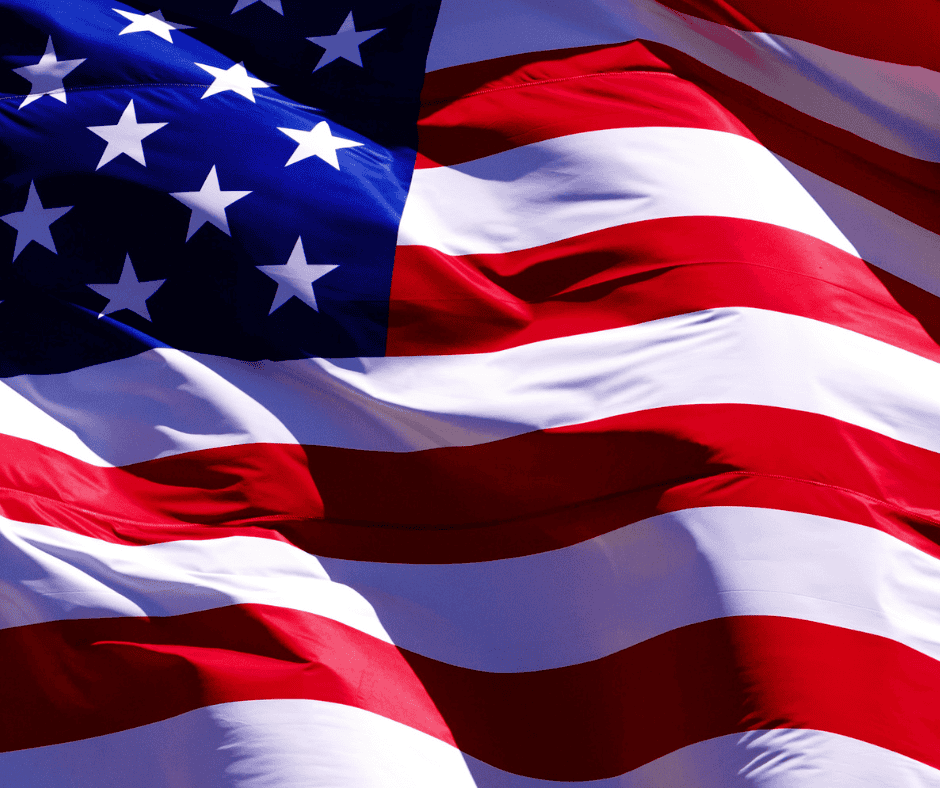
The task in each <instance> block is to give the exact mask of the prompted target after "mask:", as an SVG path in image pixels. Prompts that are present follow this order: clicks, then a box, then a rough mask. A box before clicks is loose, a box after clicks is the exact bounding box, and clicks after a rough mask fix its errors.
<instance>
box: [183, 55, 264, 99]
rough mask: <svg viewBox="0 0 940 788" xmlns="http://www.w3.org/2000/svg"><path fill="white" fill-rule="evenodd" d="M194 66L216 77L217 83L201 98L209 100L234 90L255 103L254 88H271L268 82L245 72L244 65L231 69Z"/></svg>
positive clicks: (210, 86)
mask: <svg viewBox="0 0 940 788" xmlns="http://www.w3.org/2000/svg"><path fill="white" fill-rule="evenodd" d="M193 65H195V66H199V68H201V69H203V70H204V71H208V72H209V73H210V74H212V76H213V77H215V81H214V82H213V83H212V84H211V85H209V87H208V88H206V92H205V93H203V94H202V96H201V97H200V98H208V97H209V96H214V95H215V94H216V93H221V92H222V91H224V90H233V91H235V92H236V93H237V94H238V95H239V96H244V97H245V98H246V99H250V100H251V101H254V100H255V94H254V93H252V88H269V87H271V85H269V84H268V83H267V82H262V81H261V80H260V79H255V78H254V77H253V76H251V74H249V73H248V72H247V71H245V64H244V63H236V64H235V65H234V66H232V67H231V68H216V67H215V66H207V65H204V64H203V63H194V64H193Z"/></svg>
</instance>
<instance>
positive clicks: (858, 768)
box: [465, 728, 940, 788]
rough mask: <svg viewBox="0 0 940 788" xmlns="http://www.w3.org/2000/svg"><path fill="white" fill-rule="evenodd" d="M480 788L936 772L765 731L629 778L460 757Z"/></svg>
mask: <svg viewBox="0 0 940 788" xmlns="http://www.w3.org/2000/svg"><path fill="white" fill-rule="evenodd" d="M465 757H466V759H467V765H468V766H469V767H470V771H471V773H472V774H473V779H474V780H475V781H476V784H477V786H478V788H566V786H571V788H674V786H695V788H875V786H886V785H890V786H892V788H930V786H934V785H937V784H938V783H940V772H938V771H937V770H936V769H932V768H930V767H929V766H925V765H924V764H922V763H919V762H917V761H915V760H913V759H911V758H907V757H905V756H903V755H898V753H896V752H891V751H890V750H885V749H882V748H881V747H876V746H874V745H872V744H868V743H866V742H861V741H858V740H857V739H850V738H848V737H846V736H839V735H838V734H835V733H828V732H825V731H810V730H787V729H785V728H784V729H778V730H766V731H750V732H748V733H744V734H738V733H736V734H731V735H729V736H719V737H717V738H714V739H708V740H707V741H703V742H698V743H697V744H690V745H689V746H688V747H683V748H682V749H681V750H676V751H675V752H671V753H669V754H668V755H664V756H663V757H662V758H657V759H656V760H655V761H653V762H652V763H648V764H645V765H643V766H641V767H639V768H638V769H634V770H633V771H630V772H627V773H626V774H621V775H617V776H616V777H609V778H607V779H604V780H594V781H591V782H589V783H584V782H559V781H556V780H539V779H535V778H532V777H522V776H520V775H518V774H510V773H509V772H504V771H502V770H500V769H495V768H494V767H492V766H490V765H489V764H486V763H483V762H482V761H478V760H477V759H476V758H472V757H470V756H465Z"/></svg>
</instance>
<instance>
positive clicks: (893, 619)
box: [322, 507, 940, 673]
mask: <svg viewBox="0 0 940 788" xmlns="http://www.w3.org/2000/svg"><path fill="white" fill-rule="evenodd" d="M322 560H323V563H324V566H325V567H326V569H327V571H328V572H329V574H330V577H332V578H333V580H334V581H336V582H340V583H346V584H348V585H350V586H351V587H352V588H354V589H356V591H358V592H359V593H360V594H362V595H363V596H364V597H365V598H366V599H368V600H369V601H370V602H371V603H372V605H373V607H374V608H375V610H376V612H377V614H378V617H379V619H380V620H381V621H382V624H383V626H384V627H385V628H386V630H387V631H388V632H389V634H390V635H391V637H392V639H393V640H394V642H395V643H396V644H397V645H398V646H400V647H402V648H406V649H408V650H410V651H414V652H417V653H419V654H423V655H425V656H430V657H433V658H434V659H437V660H440V661H442V662H448V663H450V664H453V665H461V666H463V667H467V668H473V669H475V670H485V671H491V672H498V673H509V672H522V671H532V670H546V669H550V668H557V667H562V666H565V665H572V664H577V663H582V662H588V661H591V660H595V659H600V658H601V657H604V656H607V655H609V654H614V653H616V652H618V651H621V650H623V649H626V648H630V647H631V646H634V645H636V644H637V643H640V642H642V641H644V640H647V639H649V638H652V637H655V636H657V635H661V634H663V633H665V632H668V631H670V630H673V629H677V628H679V627H683V626H687V625H689V624H695V623H698V622H701V621H709V620H712V619H716V618H721V617H723V616H746V615H760V616H784V617H787V618H798V619H802V620H805V621H815V622H818V623H821V624H829V625H832V626H837V627H843V628H845V629H852V630H856V631H859V632H867V633H869V634H873V635H879V636H881V637H885V638H890V639H892V640H895V641H897V642H899V643H903V644H905V645H907V646H910V647H911V648H913V649H916V650H918V651H920V652H922V653H924V654H927V655H928V656H931V657H933V658H935V659H940V605H938V604H937V602H938V598H940V561H938V560H937V559H935V558H933V557H931V556H929V555H927V554H925V553H923V552H921V551H920V550H917V549H915V548H913V547H911V546H910V545H908V544H906V543H904V542H901V541H899V540H897V539H895V538H893V537H891V536H888V535H887V534H885V533H883V532H881V531H878V530H875V529H873V528H867V527H865V526H862V525H856V524H854V523H847V522H842V521H839V520H832V519H828V518H825V517H817V516H813V515H808V514H803V513H800V512H786V511H776V510H772V509H751V508H732V507H709V508H703V509H688V510H683V511H680V512H673V513H669V514H663V515H659V516H657V517H653V518H651V519H649V520H645V521H643V522H640V523H636V524H633V525H628V526H626V527H624V528H621V529H620V530H617V531H614V532H613V533H609V534H605V535H604V536H599V537H597V538H595V539H591V540H589V541H587V542H582V543H580V544H576V545H572V546H569V547H565V548H563V549H559V550H555V551H552V552H548V553H541V554H538V555H532V556H526V557H523V558H511V559H504V560H499V561H489V562H481V563H472V564H447V565H406V564H385V563H366V562H357V561H345V560H339V559H335V558H324V559H322Z"/></svg>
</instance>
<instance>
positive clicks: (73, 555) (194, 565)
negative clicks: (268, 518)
mask: <svg viewBox="0 0 940 788" xmlns="http://www.w3.org/2000/svg"><path fill="white" fill-rule="evenodd" d="M0 589H2V590H0V596H2V598H3V600H4V603H3V606H2V608H0V629H8V628H10V627H21V626H27V625H30V624H38V623H42V622H48V621H64V620H74V619H91V618H109V617H115V616H125V617H134V616H177V615H183V614H186V613H195V612H199V611H205V610H212V609H215V608H220V607H225V606H227V605H233V604H263V605H273V606H276V607H286V608H292V609H295V610H300V611H303V612H305V613H313V614H316V615H319V616H323V617H325V618H330V619H332V620H334V621H338V622H339V623H341V624H345V625H346V626H348V627H352V628H354V629H358V630H360V631H361V632H364V633H366V634H367V635H370V636H372V637H374V638H377V639H378V640H384V641H386V642H391V640H390V638H389V636H388V634H387V633H386V631H385V629H384V628H383V627H382V625H381V624H380V623H379V621H378V619H377V618H376V616H375V612H374V611H373V609H372V608H371V607H370V605H369V604H368V603H367V602H366V601H365V599H363V597H361V596H360V595H359V594H357V593H355V592H354V591H352V590H351V589H349V588H347V587H345V586H343V585H340V584H339V583H334V582H331V580H330V578H329V577H328V576H327V574H326V572H325V571H324V570H323V567H322V565H321V563H320V562H319V561H318V560H317V559H316V558H315V557H314V556H312V555H309V554H307V553H305V552H302V551H300V550H297V549H296V548H294V547H292V546H290V545H287V544H283V543H279V542H275V541H272V540H269V539H251V538H247V537H239V536H229V537H225V538H220V539H212V540H208V541H196V542H190V541H183V540H181V541H174V542H167V543H163V544H153V545H147V546H140V547H131V546H127V545H119V544H113V543H109V542H106V541H101V540H99V539H93V538H90V537H88V536H82V535H80V534H74V533H69V532H68V531H65V530H62V529H60V528H51V527H48V526H43V525H33V524H29V523H19V522H14V521H11V520H7V519H0Z"/></svg>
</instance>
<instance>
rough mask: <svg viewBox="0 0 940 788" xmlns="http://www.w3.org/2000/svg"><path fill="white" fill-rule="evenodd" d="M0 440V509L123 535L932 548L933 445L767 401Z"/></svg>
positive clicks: (477, 546) (456, 543)
mask: <svg viewBox="0 0 940 788" xmlns="http://www.w3.org/2000/svg"><path fill="white" fill-rule="evenodd" d="M794 436H800V439H799V440H794ZM2 440H3V444H2V446H3V450H2V451H0V484H2V490H0V513H2V514H4V515H5V516H7V517H10V518H12V519H18V520H23V521H27V522H38V523H42V524H45V525H51V526H56V527H61V528H66V529H68V530H73V531H77V532H79V533H85V534H88V535H90V536H95V537H97V538H102V539H106V540H108V541H116V542H124V543H131V544H140V543H147V542H162V541H170V540H176V539H205V538H213V537H220V536H231V535H247V536H262V537H268V538H275V539H279V540H284V541H288V542H290V543H292V544H295V545H296V546H298V547H300V548H301V549H304V550H306V551H308V552H312V553H315V554H320V555H330V556H335V557H342V558H355V559H360V560H379V561H404V562H409V563H444V562H454V561H457V562H459V561H478V560H488V559H494V558H504V557H510V556H515V555H526V554H531V553H537V552H542V551H544V550H551V549H555V548H557V547H562V546H565V545H568V544H574V543H576V542H579V541H582V540H584V539H589V538H592V537H594V536H597V535H599V534H601V533H606V532H608V531H611V530H614V529H616V528H620V527H622V526H624V525H627V524H629V523H631V522H636V521H638V520H641V519H645V518H647V517H651V516H653V515H655V514H658V513H660V512H666V511H675V510H677V509H684V508H689V507H696V506H716V505H726V506H759V507H767V508H780V509H789V510H792V511H804V512H807V513H809V514H820V515H822V516H827V517H834V518H839V519H845V520H848V521H851V522H858V523H861V524H864V525H868V526H870V527H875V528H879V529H881V530H885V531H887V532H888V533H891V534H892V535H894V536H895V537H897V538H900V539H903V540H904V541H906V542H908V543H910V544H912V545H914V546H915V547H918V548H919V549H922V550H925V551H926V552H929V553H931V554H933V555H940V552H938V544H940V531H938V529H937V525H936V524H937V523H938V522H940V508H938V505H937V500H936V479H937V477H938V476H940V456H938V455H937V454H935V453H933V452H930V451H928V450H925V449H921V448H917V447H915V446H910V445H908V444H903V443H900V442H898V441H894V440H892V439H890V438H886V437H884V436H882V435H879V434H877V433H874V432H871V431H869V430H865V429H863V428H860V427H856V426H853V425H850V424H846V423H844V422H840V421H837V420H835V419H831V418H828V417H825V416H820V415H815V414H810V413H805V412H801V411H792V410H785V409H781V408H771V407H763V406H753V405H686V406H677V407H672V408H660V409H655V410H650V411H642V412H639V413H633V414H625V415H621V416H617V417H613V418H610V419H604V420H602V421H597V422H592V423H589V424H580V425H575V426H572V427H563V428H558V429H554V430H546V431H539V432H533V433H528V434H524V435H520V436H517V437H514V438H508V439H505V440H502V441H497V442H495V443H488V444H482V445H478V446H465V447H448V448H441V449H432V450H428V451H422V452H413V453H404V454H402V453H385V452H368V451H356V450H351V449H336V448H329V447H314V446H296V445H281V444H253V445H249V446H242V445H238V446H230V447H223V448H218V449H209V450H205V451H200V452H193V453H191V454H186V455H179V456H176V457H166V458H161V459H157V460H152V461H150V462H147V463H140V464H138V465H134V466H129V467H127V468H99V467H97V466H91V465H87V464H85V463H83V462H81V461H78V460H75V459H73V458H70V457H68V456H66V455H63V454H60V453H58V452H54V451H52V450H50V449H45V448H42V447H39V446H36V445H35V444H32V443H30V442H28V441H22V440H19V439H16V438H9V437H4V438H3V439H2ZM9 458H17V459H16V461H15V462H14V461H13V460H11V459H9ZM509 473H511V474H512V478H513V479H514V480H515V481H514V484H513V485H512V487H511V489H509V488H507V486H506V485H505V483H504V477H505V475H506V474H509ZM63 478H67V479H68V480H69V483H68V484H67V485H62V484H61V479H63ZM362 478H368V479H370V480H371V482H370V485H371V486H370V490H371V492H370V495H369V496H363V495H361V494H359V481H358V480H360V479H362ZM559 479H563V480H564V483H563V484H562V483H558V480H559ZM823 493H824V494H823Z"/></svg>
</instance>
